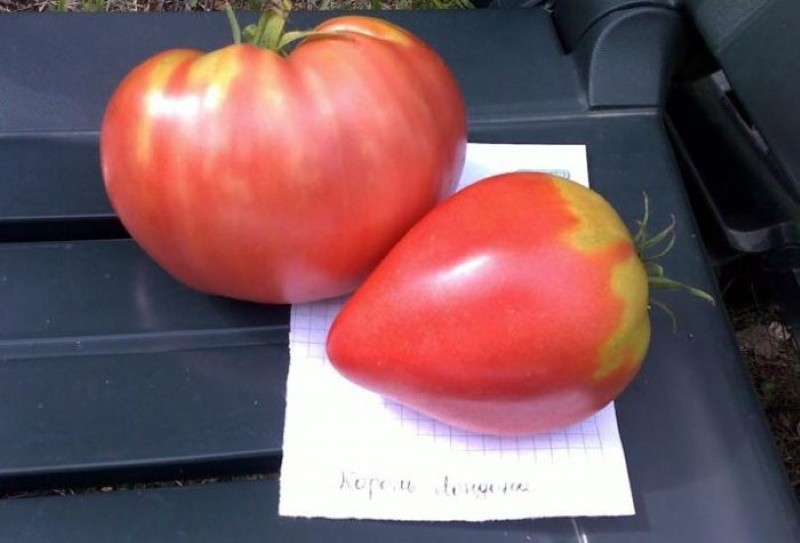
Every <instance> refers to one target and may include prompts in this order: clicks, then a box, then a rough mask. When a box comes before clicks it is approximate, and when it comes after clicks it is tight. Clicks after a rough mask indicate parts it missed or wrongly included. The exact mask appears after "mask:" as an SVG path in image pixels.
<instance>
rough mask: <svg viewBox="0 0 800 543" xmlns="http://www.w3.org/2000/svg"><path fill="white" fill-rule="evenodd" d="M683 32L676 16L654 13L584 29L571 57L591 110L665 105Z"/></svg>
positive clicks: (621, 15)
mask: <svg viewBox="0 0 800 543" xmlns="http://www.w3.org/2000/svg"><path fill="white" fill-rule="evenodd" d="M557 5H558V4H557ZM681 28H682V23H681V16H680V14H679V13H678V12H677V11H675V10H672V9H664V8H658V7H636V8H631V9H624V10H619V11H614V12H612V13H610V14H608V15H606V16H604V17H603V18H602V19H600V20H598V21H597V22H596V23H595V24H593V25H592V26H590V27H588V29H587V30H586V32H585V33H584V34H582V36H581V39H580V40H579V41H577V42H576V43H575V45H574V48H573V49H572V55H573V56H574V57H575V60H576V63H577V64H578V66H579V67H580V70H581V76H582V81H583V84H584V86H585V88H586V96H587V101H588V103H589V106H590V107H592V108H604V107H629V106H657V105H661V104H663V102H664V100H665V96H666V89H667V85H668V83H669V81H670V79H671V76H672V72H673V65H674V64H675V62H676V60H677V58H678V57H679V56H680V45H681V40H680V38H681Z"/></svg>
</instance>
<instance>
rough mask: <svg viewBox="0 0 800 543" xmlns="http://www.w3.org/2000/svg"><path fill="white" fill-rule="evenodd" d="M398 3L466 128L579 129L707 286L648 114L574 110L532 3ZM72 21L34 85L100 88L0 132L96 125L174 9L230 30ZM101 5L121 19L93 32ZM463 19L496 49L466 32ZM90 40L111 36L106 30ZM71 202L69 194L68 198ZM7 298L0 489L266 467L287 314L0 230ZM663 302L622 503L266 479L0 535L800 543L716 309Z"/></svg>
mask: <svg viewBox="0 0 800 543" xmlns="http://www.w3.org/2000/svg"><path fill="white" fill-rule="evenodd" d="M322 16H323V15H315V16H314V17H322ZM392 16H393V17H397V19H396V20H398V21H400V22H401V24H404V25H405V26H408V27H409V28H411V29H412V30H414V31H415V32H417V33H419V34H420V35H421V36H422V37H423V38H425V39H427V40H428V41H430V42H431V43H434V44H435V46H436V47H437V48H438V49H439V50H440V51H441V52H442V54H443V55H444V56H445V58H446V59H448V61H449V62H451V65H452V66H453V69H454V70H455V72H456V76H457V77H458V78H459V80H460V81H461V82H462V84H463V85H464V88H465V93H466V94H467V100H468V102H469V107H470V110H469V111H470V138H471V139H472V140H473V141H487V142H520V143H521V142H526V143H527V142H533V143H536V142H539V143H585V144H586V145H587V152H588V161H589V172H590V178H591V180H592V183H593V186H594V187H595V188H596V189H597V190H599V191H600V192H601V193H603V194H605V195H606V196H607V197H608V198H609V199H610V200H611V202H612V203H613V204H614V205H615V206H616V207H617V208H618V209H619V210H620V213H621V215H622V216H623V218H624V219H625V220H626V222H627V223H628V224H630V225H632V224H634V220H635V219H636V218H638V217H639V216H640V215H641V205H642V204H641V192H642V190H646V191H647V192H648V194H649V195H650V197H651V201H652V202H653V204H654V209H653V213H654V215H653V220H654V225H653V226H654V227H656V226H659V225H666V224H667V222H668V216H669V214H670V213H675V214H676V216H677V220H678V223H679V234H678V246H677V248H676V249H675V250H674V251H673V252H672V253H670V255H668V257H667V259H666V262H665V265H666V266H667V267H668V268H669V269H670V270H671V271H672V274H673V275H674V276H675V277H676V278H678V279H681V280H684V281H687V282H690V283H692V284H694V285H697V286H699V287H701V288H704V289H707V290H711V291H713V290H714V286H713V282H712V277H711V274H710V272H709V269H708V266H707V264H706V261H705V258H704V256H703V252H702V248H701V247H700V245H699V241H698V240H697V238H696V233H695V229H694V224H693V219H692V217H691V214H690V213H689V210H688V208H687V206H686V202H685V198H684V195H683V192H682V186H681V182H680V179H679V177H678V172H677V169H676V166H675V163H674V159H673V155H672V151H671V149H670V147H669V142H668V140H667V138H666V136H665V133H664V129H663V126H662V122H661V119H660V116H659V112H658V110H657V109H655V108H639V109H637V108H631V107H626V108H621V109H619V110H613V109H610V110H607V111H602V112H587V111H586V110H585V105H584V103H583V102H582V101H581V100H582V98H581V93H580V86H579V83H578V78H577V74H576V72H575V69H574V64H573V59H572V58H571V57H568V56H566V55H564V54H563V52H562V51H561V50H560V48H559V46H558V44H557V41H556V36H555V32H554V31H553V28H552V26H551V24H550V20H549V19H548V18H547V14H546V13H544V12H540V11H538V10H530V11H522V12H512V11H501V10H494V11H486V12H480V13H478V12H456V13H452V12H448V13H445V12H436V13H424V12H421V13H420V12H416V13H407V14H402V15H396V16H395V15H392ZM298 18H301V17H298ZM46 19H47V17H44V18H43V19H38V18H36V17H10V18H6V17H2V18H0V42H8V43H16V42H22V41H24V40H23V38H25V37H27V36H33V35H38V34H37V33H36V32H38V31H41V30H42V28H43V27H42V26H40V25H42V24H44V23H42V22H41V21H42V20H46ZM188 19H192V20H193V21H196V25H197V26H196V27H194V26H193V25H192V24H189V23H187V22H185V21H186V20H188ZM305 20H311V17H309V18H308V19H305ZM8 21H11V22H8ZM74 21H75V22H74V24H73V23H70V24H58V25H56V26H54V27H49V28H48V31H49V32H51V33H52V32H54V31H56V32H57V33H58V36H57V37H58V39H57V41H58V43H63V44H65V45H64V47H65V49H67V50H66V51H60V52H59V53H58V54H57V55H56V54H53V53H52V51H50V57H48V58H42V59H41V63H42V64H43V65H42V66H41V67H39V68H36V69H35V70H37V71H38V72H39V75H40V76H41V78H42V81H37V82H36V84H37V85H38V86H39V88H46V89H48V90H47V93H51V94H57V93H58V88H59V86H58V84H57V82H56V81H54V78H56V77H61V78H65V77H66V78H67V79H68V80H67V81H64V82H62V85H63V86H64V87H65V89H67V91H68V90H69V89H70V88H71V86H72V85H75V83H74V82H73V81H72V79H71V78H72V77H80V75H81V74H82V73H84V71H85V70H88V68H87V67H85V66H76V67H75V68H74V72H75V73H76V74H77V75H72V76H71V75H70V74H69V70H66V69H64V68H63V67H61V66H60V65H61V64H63V62H64V59H67V58H68V59H72V60H73V61H74V62H76V63H78V64H81V63H86V64H91V65H92V66H98V65H100V64H99V62H98V59H101V60H102V59H105V60H106V61H107V62H110V63H111V64H110V65H109V66H107V68H106V69H105V70H104V71H103V74H104V75H103V76H102V77H100V76H96V77H97V79H95V80H94V83H95V85H96V89H99V90H94V88H92V89H90V90H89V92H87V95H88V97H87V99H86V103H85V104H84V105H85V107H83V108H82V109H80V108H78V109H79V110H74V111H70V112H64V113H63V114H59V115H61V116H62V117H57V116H54V117H53V118H47V117H46V116H44V115H41V116H40V115H38V114H36V113H33V112H28V113H20V112H19V111H17V110H16V107H10V106H8V105H3V104H0V129H5V128H6V125H5V123H4V121H7V120H9V119H12V120H14V123H15V124H14V126H13V127H11V128H10V129H9V130H12V131H16V132H19V131H21V130H24V129H26V125H29V126H30V128H31V129H38V130H51V129H53V128H57V126H56V125H60V126H61V128H67V127H69V126H71V123H74V125H75V126H76V127H80V128H86V127H87V126H88V128H89V129H90V130H96V128H97V127H96V126H93V125H92V123H97V122H99V114H100V112H101V110H102V105H101V103H99V102H96V101H98V100H102V98H103V96H104V94H103V93H104V92H106V91H107V90H108V89H110V88H111V87H112V86H113V84H112V83H111V82H110V80H113V78H115V77H117V76H118V75H119V74H120V73H122V72H124V71H125V70H124V67H123V66H122V65H120V64H118V63H122V62H129V61H132V60H133V59H134V58H141V57H143V56H145V55H146V54H147V51H149V50H150V49H151V48H153V47H158V45H154V43H153V42H154V41H157V42H159V43H160V44H161V45H164V44H166V43H171V44H172V43H178V42H180V41H181V40H184V39H186V37H185V35H184V36H181V37H180V38H176V35H175V32H176V30H175V29H176V27H175V25H176V24H177V25H178V28H179V29H180V28H183V26H182V25H185V27H186V28H187V29H189V28H194V30H191V31H190V34H189V35H190V37H191V40H194V41H193V42H192V43H198V44H202V45H204V46H206V47H211V46H213V45H214V44H215V40H217V39H218V38H217V37H216V36H217V34H215V33H214V32H209V34H208V35H207V36H205V37H203V33H202V31H201V30H200V29H206V30H209V29H211V28H212V27H215V26H216V25H218V26H219V27H223V28H224V18H222V16H219V17H216V18H214V17H207V16H204V17H199V18H196V19H195V18H190V17H185V18H184V17H177V16H176V17H154V16H150V17H138V16H110V17H87V18H86V19H78V18H75V19H74ZM101 22H102V23H103V25H105V26H104V28H105V29H106V30H105V32H112V31H113V32H115V33H109V34H108V35H104V34H103V33H102V32H101V31H100V30H99V29H98V28H94V26H98V27H99V26H100V23H101ZM109 28H110V29H111V30H109ZM478 31H481V32H484V33H487V32H488V33H490V34H491V35H493V36H495V35H496V36H497V41H498V42H500V44H501V45H498V44H497V43H495V42H494V41H487V42H486V46H484V44H483V43H480V45H481V46H480V47H478V45H476V40H474V37H475V35H479V34H476V32H478ZM222 35H223V36H224V33H222ZM480 35H483V34H480ZM104 36H105V37H104ZM110 36H113V39H112V37H110ZM134 37H135V39H134ZM92 39H94V40H98V39H100V40H104V41H103V43H102V46H97V44H96V43H92V42H91V40H92ZM223 39H224V38H223ZM83 40H86V42H84V41H83ZM191 40H190V41H191ZM532 45H538V46H539V48H538V49H537V48H530V46H532ZM503 47H511V48H512V49H511V50H518V51H530V54H527V55H526V54H514V55H511V54H508V49H503ZM12 49H13V47H12ZM113 49H116V51H112V50H113ZM17 52H19V51H17ZM76 52H82V53H83V55H84V56H83V57H73V56H72V54H73V53H76ZM114 52H117V53H119V55H118V57H115V56H114V54H113V53H114ZM12 57H13V55H12V56H7V55H6V53H5V48H0V81H8V80H9V78H10V79H13V80H14V81H16V82H17V84H18V87H17V88H19V81H20V77H21V74H22V75H24V74H26V73H27V74H28V75H30V73H31V72H32V71H34V68H30V67H25V66H22V65H21V62H20V61H19V60H14V58H12ZM76 58H80V59H81V60H75V59H76ZM113 59H116V60H113ZM8 62H10V64H9V63H8ZM7 66H11V68H10V69H9V72H10V73H11V74H12V75H11V76H8V75H7V71H6V70H7ZM26 70H27V71H26ZM48 74H52V75H48ZM542 74H547V76H546V77H544V76H543V75H542ZM551 74H552V78H551ZM487 77H488V79H487ZM105 78H108V80H106V79H105ZM101 79H102V81H101ZM29 83H30V82H29ZM537 83H540V84H537ZM30 84H32V83H30ZM104 89H105V90H104ZM47 93H45V94H47ZM95 93H96V94H95ZM67 94H68V92H67ZM15 99H19V100H22V101H23V105H27V106H29V107H32V106H33V105H35V104H36V103H37V102H36V100H35V99H33V98H26V97H25V96H24V95H17V98H15ZM25 100H28V102H25ZM39 100H43V102H47V101H48V98H46V97H44V98H43V97H40V98H39ZM56 101H58V100H57V99H56ZM40 107H41V108H42V109H47V108H49V107H50V105H49V103H43V104H42V105H41V106H40ZM11 110H13V111H11ZM2 141H3V140H2V138H0V144H2ZM23 169H24V170H25V171H27V169H25V168H23ZM64 179H65V178H64V177H63V176H60V175H56V176H54V177H52V178H51V181H50V182H52V183H63V182H64ZM70 186H73V185H70ZM74 186H75V187H78V186H80V183H77V184H75V185H74ZM95 187H96V190H98V191H101V190H102V187H100V186H99V185H96V184H95ZM74 202H75V203H76V206H77V207H76V208H77V209H79V208H80V202H81V198H75V199H74ZM88 207H89V206H87V208H88ZM4 283H13V285H14V288H11V286H10V285H9V286H5V285H4ZM17 288H18V289H19V291H17V290H16V289H17ZM0 297H2V298H0V299H1V300H2V305H3V307H7V308H8V307H10V308H14V309H13V313H5V314H4V315H3V317H2V320H0V338H2V339H0V444H2V445H0V487H2V486H4V487H5V488H6V489H8V488H11V487H16V488H17V489H18V490H20V489H24V488H26V487H34V486H42V485H48V483H49V486H51V487H53V486H58V485H59V484H61V483H63V482H64V481H67V482H70V483H75V482H76V481H77V482H86V483H87V484H88V483H89V482H92V483H100V484H103V482H104V481H116V480H130V481H141V480H145V479H148V478H154V477H158V478H171V477H178V476H181V475H183V474H186V473H189V474H192V473H195V474H202V475H208V474H211V473H217V474H228V473H236V472H241V471H245V470H247V469H253V468H254V467H255V466H259V467H261V468H265V469H270V468H271V467H275V465H276V464H277V462H278V461H279V458H280V456H279V445H280V440H281V435H280V434H281V427H282V420H283V408H284V387H285V372H286V365H287V358H288V356H287V352H286V347H285V342H286V323H287V313H286V309H285V308H274V307H255V306H251V305H248V304H239V303H236V302H230V301H227V300H221V299H216V298H209V297H206V296H203V295H201V294H197V293H194V292H191V291H188V290H186V289H184V288H183V287H180V286H179V285H177V284H175V283H174V282H173V281H172V280H171V279H169V278H168V277H167V276H166V275H164V274H163V272H160V270H158V269H157V268H156V267H155V266H154V265H153V264H152V263H151V262H150V261H149V260H147V259H146V257H144V256H143V255H142V253H141V252H139V250H138V249H136V247H135V245H133V242H131V241H127V240H121V241H83V242H79V243H72V244H70V243H40V244H8V245H6V246H5V247H3V248H2V249H1V250H0ZM662 299H663V300H664V301H667V302H668V303H669V304H670V306H671V308H672V309H673V311H674V312H675V313H676V314H677V316H678V319H679V322H680V330H679V332H678V334H676V335H673V334H672V333H671V332H670V323H669V319H668V318H667V317H665V316H664V315H662V314H660V313H654V314H653V320H654V327H655V330H656V331H655V334H654V337H653V343H652V347H651V352H650V355H649V357H648V360H647V363H646V365H645V368H644V369H643V371H642V373H641V375H640V376H639V377H638V378H637V380H636V382H635V383H634V384H633V385H632V386H631V387H630V388H629V389H628V390H627V391H626V392H625V393H624V394H623V396H622V397H621V398H620V401H619V402H618V417H619V424H620V431H621V434H622V439H623V442H624V444H625V447H626V453H627V459H628V466H629V472H630V478H631V483H632V487H633V494H634V502H635V505H636V509H637V515H636V516H635V517H629V518H619V519H614V518H606V519H602V518H600V519H577V520H574V521H573V520H572V519H558V520H548V521H524V522H497V523H486V524H474V525H470V524H463V523H441V524H423V523H411V524H403V523H392V522H355V521H324V520H308V519H282V518H279V517H277V512H276V503H277V502H276V500H277V482H276V481H269V480H266V481H257V482H240V483H227V484H213V485H208V486H198V487H189V488H175V489H151V490H144V491H127V492H115V493H109V494H90V495H82V496H73V497H64V498H61V497H47V498H31V499H20V500H5V501H0V540H11V541H15V542H21V543H25V542H27V541H31V542H34V541H36V542H39V541H56V540H57V541H81V540H86V539H92V540H99V541H100V540H102V541H109V540H111V541H113V540H124V539H126V538H127V539H134V540H146V541H174V540H187V541H204V540H208V541H220V540H222V541H304V540H308V541H348V542H349V541H372V540H378V539H379V540H386V541H420V542H426V541H430V542H433V541H437V542H438V541H448V540H450V541H486V542H492V541H498V542H499V541H576V542H580V541H597V542H611V541H614V542H623V543H624V542H644V541H647V542H674V541H753V542H756V541H758V542H761V541H792V540H797V539H798V538H800V523H798V514H797V510H796V504H795V502H794V500H793V497H792V495H791V492H790V489H789V486H788V484H787V481H786V477H785V474H784V473H783V472H782V470H781V467H780V465H779V462H778V459H777V456H776V454H775V451H774V448H773V446H772V443H771V437H770V435H769V432H768V430H767V427H766V425H765V423H764V420H763V417H762V415H761V414H760V411H759V407H758V404H757V402H756V399H755V397H754V395H753V391H752V388H751V386H750V384H749V381H748V379H747V377H746V374H745V372H744V369H743V366H742V364H741V361H740V360H739V357H738V354H737V350H736V347H735V344H734V342H733V337H732V334H731V331H730V327H729V326H728V323H727V320H726V319H725V317H724V312H723V311H722V310H721V309H720V308H714V307H711V306H708V305H704V304H702V303H700V302H698V301H697V300H694V299H690V298H689V297H686V296H680V295H670V294H665V295H664V296H663V297H662ZM6 315H9V316H6ZM78 341H80V346H79V345H78V344H77V342H78ZM320 454H324V451H320ZM309 491H313V489H309Z"/></svg>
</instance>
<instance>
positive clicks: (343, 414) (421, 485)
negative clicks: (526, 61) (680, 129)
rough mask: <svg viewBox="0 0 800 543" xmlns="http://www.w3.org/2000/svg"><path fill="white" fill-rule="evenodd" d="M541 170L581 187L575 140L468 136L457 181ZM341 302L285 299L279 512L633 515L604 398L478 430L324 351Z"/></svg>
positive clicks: (438, 516) (397, 516)
mask: <svg viewBox="0 0 800 543" xmlns="http://www.w3.org/2000/svg"><path fill="white" fill-rule="evenodd" d="M516 170H547V171H553V172H557V173H559V174H561V175H564V176H568V177H570V178H572V179H573V180H576V181H578V182H581V183H583V184H588V171H587V165H586V151H585V147H584V146H582V145H492V144H470V145H469V147H468V150H467V163H466V166H465V171H464V174H463V175H462V178H461V183H460V185H459V187H460V188H463V187H464V186H466V185H468V184H470V183H472V182H474V181H477V180H478V179H482V178H484V177H486V176H489V175H492V174H495V173H501V172H507V171H516ZM342 303H343V300H329V301H325V302H319V303H312V304H302V305H295V306H292V311H291V332H290V352H291V361H290V365H289V378H288V383H287V395H286V396H287V397H286V401H287V406H286V422H285V429H284V443H283V455H284V456H283V465H282V469H281V481H280V505H279V513H280V514H281V515H285V516H300V517H328V518H370V519H393V520H468V521H482V520H502V519H518V518H534V517H552V516H601V515H632V514H634V507H633V500H632V496H631V491H630V484H629V481H628V474H627V468H626V465H625V456H624V452H623V449H622V443H621V441H620V438H619V433H618V430H617V421H616V415H615V412H614V407H613V405H609V406H608V407H606V408H605V409H604V410H602V411H601V412H600V413H598V414H596V415H595V416H593V417H591V418H590V419H588V420H586V421H583V422H582V423H580V424H577V425H575V426H572V427H570V428H565V429H563V430H560V431H555V432H549V433H544V434H537V435H530V436H520V437H503V438H500V437H497V436H488V435H479V434H473V433H469V432H465V431H463V430H459V429H456V428H452V427H450V426H447V425H445V424H442V423H440V422H437V421H434V420H432V419H430V418H428V417H426V416H424V415H421V414H419V413H417V412H415V411H413V410H411V409H409V408H406V407H403V406H401V405H399V404H397V403H395V402H391V401H388V400H385V399H384V398H382V397H380V396H379V395H377V394H374V393H372V392H369V391H366V390H364V389H361V388H359V387H358V386H356V385H353V384H352V383H350V382H349V381H347V380H345V379H344V378H343V377H341V376H340V375H339V374H338V373H337V372H336V370H334V369H333V368H332V366H331V365H330V363H329V362H328V361H327V358H326V356H325V339H326V336H327V332H328V328H329V327H330V324H331V322H332V321H333V318H334V317H335V316H336V313H337V312H338V310H339V308H340V307H341V304H342Z"/></svg>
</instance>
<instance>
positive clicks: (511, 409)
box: [327, 173, 650, 434]
mask: <svg viewBox="0 0 800 543" xmlns="http://www.w3.org/2000/svg"><path fill="white" fill-rule="evenodd" d="M649 340H650V321H649V316H648V276H647V273H646V272H645V269H644V266H643V264H642V262H641V260H640V258H639V256H638V254H637V251H636V247H635V245H634V243H633V241H632V239H631V236H630V234H629V232H628V230H627V228H626V227H625V225H624V224H623V222H622V221H621V219H620V218H619V216H618V214H617V213H616V212H615V210H614V209H613V208H612V207H611V206H610V205H609V204H608V203H607V202H606V201H605V200H604V199H603V198H602V197H601V196H600V195H598V194H597V193H596V192H594V191H592V190H590V189H587V188H584V187H583V186H581V185H579V184H577V183H574V182H571V181H568V180H565V179H562V178H558V177H554V176H550V175H545V174H537V173H513V174H506V175H500V176H496V177H492V178H489V179H485V180H483V181H480V182H478V183H476V184H475V185H472V186H471V187H468V188H466V189H464V190H462V191H461V192H458V193H456V194H455V195H454V196H452V197H450V198H449V199H447V200H446V201H444V202H443V203H442V204H440V205H439V206H438V207H436V208H435V209H434V210H433V211H431V212H430V213H429V214H428V215H426V216H425V217H424V218H423V219H422V220H421V221H420V222H419V223H417V224H416V225H415V226H414V227H413V228H412V229H411V230H410V231H409V232H408V233H407V234H406V236H405V237H403V239H402V240H401V241H400V242H399V243H398V244H397V245H396V246H395V247H394V248H393V249H392V251H391V252H390V253H389V254H388V255H387V257H386V258H385V259H384V260H383V261H382V262H381V263H380V265H379V266H378V267H377V268H376V269H375V271H374V272H373V273H372V274H371V275H370V276H369V277H368V279H367V280H366V282H365V283H364V284H363V285H362V286H361V287H360V288H359V289H358V290H357V291H356V293H355V294H354V295H353V297H352V298H351V299H350V300H349V301H348V302H347V303H346V304H345V306H344V307H343V309H342V311H341V313H340V314H339V315H338V317H337V318H336V320H335V322H334V324H333V326H332V328H331V330H330V334H329V336H328V343H327V350H328V355H329V358H330V360H331V362H332V363H333V365H334V366H335V367H336V369H338V370H339V372H341V373H342V374H343V375H344V376H345V377H347V378H348V379H350V380H352V381H354V382H355V383H357V384H359V385H362V386H364V387H366V388H368V389H371V390H373V391H375V392H378V393H380V394H382V395H385V396H387V397H389V398H393V399H395V400H398V401H400V402H401V403H404V404H406V405H408V406H411V407H413V408H415V409H417V410H419V411H421V412H423V413H425V414H427V415H429V416H431V417H434V418H436V419H440V420H442V421H444V422H447V423H450V424H452V425H454V426H459V427H463V428H466V429H469V430H472V431H478V432H485V433H492V434H523V433H533V432H538V431H544V430H548V429H552V428H556V427H563V426H566V425H569V424H572V423H575V422H578V421H580V420H582V419H584V418H586V417H588V416H590V415H592V414H593V413H595V412H596V411H597V410H599V409H601V408H602V407H603V406H605V405H606V404H608V403H609V402H610V401H611V400H613V399H614V398H615V397H616V396H617V395H618V394H619V393H620V392H621V391H622V390H623V389H624V388H625V387H626V386H627V385H628V384H629V383H630V382H631V380H632V379H633V378H634V376H635V375H636V374H637V372H638V370H639V368H640V366H641V364H642V360H643V358H644V356H645V353H646V351H647V348H648V344H649Z"/></svg>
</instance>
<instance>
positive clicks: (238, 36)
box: [225, 0, 342, 56]
mask: <svg viewBox="0 0 800 543" xmlns="http://www.w3.org/2000/svg"><path fill="white" fill-rule="evenodd" d="M291 10H292V3H291V2H290V1H289V0H283V2H282V3H281V4H280V6H275V7H272V8H270V9H267V10H264V12H263V13H262V14H261V16H260V17H259V19H258V22H257V23H256V24H250V25H247V26H246V27H244V29H242V28H241V26H240V25H239V21H238V20H237V19H236V14H235V13H234V12H233V8H231V5H230V4H229V3H226V4H225V13H226V15H227V16H228V23H229V24H230V26H231V33H232V34H233V43H235V44H240V43H249V44H251V45H255V46H256V47H260V48H262V49H268V50H270V51H274V52H275V53H278V54H279V55H281V56H286V55H287V52H286V48H287V47H288V46H289V45H291V44H292V43H294V42H296V41H298V40H302V39H304V38H308V37H315V36H316V37H322V36H327V37H332V36H336V37H341V36H342V34H341V33H337V32H318V31H316V30H294V31H291V32H286V31H285V27H286V21H287V20H288V19H289V13H290V12H291Z"/></svg>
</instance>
